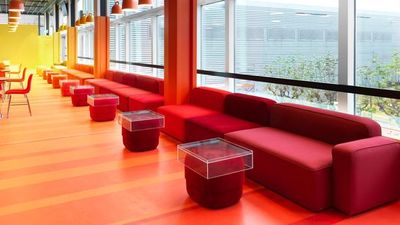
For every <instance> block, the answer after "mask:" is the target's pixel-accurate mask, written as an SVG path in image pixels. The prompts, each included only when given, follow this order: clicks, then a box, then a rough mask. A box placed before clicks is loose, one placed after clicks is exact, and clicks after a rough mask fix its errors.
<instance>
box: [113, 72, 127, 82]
mask: <svg viewBox="0 0 400 225" xmlns="http://www.w3.org/2000/svg"><path fill="white" fill-rule="evenodd" d="M124 76H125V73H124V72H120V71H115V72H114V74H113V81H115V82H118V83H121V84H122V81H123V79H124Z"/></svg>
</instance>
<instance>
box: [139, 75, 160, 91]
mask: <svg viewBox="0 0 400 225" xmlns="http://www.w3.org/2000/svg"><path fill="white" fill-rule="evenodd" d="M158 80H159V79H158V78H155V77H149V76H142V75H137V76H136V84H135V87H137V88H140V89H143V90H146V91H151V92H153V93H157V94H158V93H159V91H160V87H159V82H158Z"/></svg>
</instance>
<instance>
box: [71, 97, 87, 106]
mask: <svg viewBox="0 0 400 225" xmlns="http://www.w3.org/2000/svg"><path fill="white" fill-rule="evenodd" d="M87 96H88V95H87V94H73V95H71V102H72V105H73V106H87V105H88V103H87Z"/></svg>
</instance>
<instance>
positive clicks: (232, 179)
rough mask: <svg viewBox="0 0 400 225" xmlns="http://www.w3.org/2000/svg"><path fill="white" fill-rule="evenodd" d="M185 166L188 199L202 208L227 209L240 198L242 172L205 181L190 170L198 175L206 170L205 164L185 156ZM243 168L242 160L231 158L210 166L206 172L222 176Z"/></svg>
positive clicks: (205, 179) (242, 179)
mask: <svg viewBox="0 0 400 225" xmlns="http://www.w3.org/2000/svg"><path fill="white" fill-rule="evenodd" d="M185 165H187V166H185V178H186V190H187V192H188V194H189V196H190V198H191V199H192V200H193V201H195V202H197V203H198V204H200V205H202V206H203V207H206V208H211V209H219V208H224V207H228V206H231V205H234V204H236V203H237V202H238V201H239V200H240V198H241V197H242V191H243V182H244V179H245V178H244V171H241V172H236V173H230V174H227V175H222V176H219V177H215V178H209V179H207V178H205V177H203V176H201V175H199V174H198V173H196V172H194V171H193V170H192V169H195V170H196V171H197V172H199V173H202V171H201V170H207V167H206V166H205V164H204V163H202V162H201V161H199V160H198V159H196V158H194V157H191V156H190V155H187V156H186V159H185ZM188 166H189V167H191V168H192V169H190V168H189V167H188ZM243 167H244V162H243V159H242V158H233V159H228V160H224V161H220V162H217V163H213V164H210V165H209V167H208V170H209V171H211V170H213V171H214V172H213V173H215V174H224V173H225V172H228V171H235V170H241V169H242V168H243ZM217 170H218V171H217Z"/></svg>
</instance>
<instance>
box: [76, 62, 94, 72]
mask: <svg viewBox="0 0 400 225" xmlns="http://www.w3.org/2000/svg"><path fill="white" fill-rule="evenodd" d="M75 69H76V70H80V71H82V72H85V73H90V74H93V66H91V65H85V64H75Z"/></svg>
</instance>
